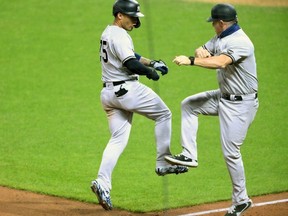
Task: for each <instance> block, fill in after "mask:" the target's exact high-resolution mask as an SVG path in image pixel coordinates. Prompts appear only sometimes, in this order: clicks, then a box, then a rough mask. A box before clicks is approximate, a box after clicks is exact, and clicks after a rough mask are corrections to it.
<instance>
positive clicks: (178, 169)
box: [91, 0, 188, 210]
mask: <svg viewBox="0 0 288 216" xmlns="http://www.w3.org/2000/svg"><path fill="white" fill-rule="evenodd" d="M113 15H114V17H115V19H114V22H113V25H108V26H107V27H106V29H105V30H104V32H103V33H102V36H101V40H100V60H101V65H102V81H103V89H102V91H101V102H102V106H103V109H104V110H105V112H106V114H107V119H108V123H109V128H110V133H111V138H110V140H109V142H108V144H107V146H106V148H105V150H104V152H103V155H102V161H101V165H100V168H99V171H98V176H97V178H96V179H95V180H93V181H92V185H91V189H92V191H93V192H94V193H95V194H96V196H97V198H98V201H99V203H100V204H101V205H102V207H103V208H104V209H106V210H111V209H112V202H111V198H110V190H111V189H112V184H111V176H112V171H113V169H114V167H115V165H116V163H117V161H118V158H119V157H120V155H121V153H122V152H123V150H124V148H125V147H126V145H127V143H128V139H129V135H130V130H131V125H132V117H133V113H138V114H140V115H143V116H145V117H147V118H149V119H151V120H153V121H155V137H156V144H157V157H156V169H155V172H156V174H158V175H159V176H164V175H166V174H172V173H175V174H178V173H184V172H187V171H188V168H187V167H186V166H182V165H171V164H170V163H168V162H167V161H166V160H165V158H164V157H165V156H167V155H171V152H170V138H171V112H170V110H169V108H168V107H167V106H166V104H165V103H164V102H163V101H162V100H161V98H160V97H159V96H158V95H157V94H156V93H155V92H154V91H153V90H152V89H150V88H149V87H147V86H145V85H143V84H141V83H140V82H139V81H138V80H139V76H143V75H144V76H146V77H147V78H148V79H152V80H154V81H157V80H158V79H159V75H158V73H157V72H156V70H158V71H160V72H161V74H162V75H165V74H167V73H168V67H167V66H166V64H165V63H164V62H163V61H161V60H159V61H156V60H152V61H151V60H150V59H147V58H144V57H142V56H141V55H139V54H137V53H135V51H134V46H133V42H132V39H131V37H130V36H129V34H128V33H127V31H131V30H132V29H133V28H139V27H140V25H141V23H140V19H139V17H143V16H144V15H143V14H142V13H141V12H140V5H139V4H138V2H137V1H135V0H117V1H116V2H115V3H114V5H113Z"/></svg>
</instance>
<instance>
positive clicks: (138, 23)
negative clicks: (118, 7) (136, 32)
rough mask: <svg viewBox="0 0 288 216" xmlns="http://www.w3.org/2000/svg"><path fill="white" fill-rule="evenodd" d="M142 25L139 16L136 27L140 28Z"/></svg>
mask: <svg viewBox="0 0 288 216" xmlns="http://www.w3.org/2000/svg"><path fill="white" fill-rule="evenodd" d="M140 26H141V22H140V19H139V18H138V17H137V22H136V25H135V28H139V27H140Z"/></svg>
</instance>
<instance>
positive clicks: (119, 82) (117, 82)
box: [103, 81, 125, 87]
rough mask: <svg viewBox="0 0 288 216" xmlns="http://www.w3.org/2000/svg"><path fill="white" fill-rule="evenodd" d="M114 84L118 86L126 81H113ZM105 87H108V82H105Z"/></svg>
mask: <svg viewBox="0 0 288 216" xmlns="http://www.w3.org/2000/svg"><path fill="white" fill-rule="evenodd" d="M112 83H113V86H117V85H121V84H123V83H125V81H116V82H112ZM103 87H106V83H103Z"/></svg>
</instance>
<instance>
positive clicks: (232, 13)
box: [207, 4, 237, 22]
mask: <svg viewBox="0 0 288 216" xmlns="http://www.w3.org/2000/svg"><path fill="white" fill-rule="evenodd" d="M216 20H223V21H225V22H229V21H233V20H235V21H237V12H236V10H235V8H234V7H233V6H232V5H230V4H217V5H215V6H214V7H213V8H212V9H211V17H209V18H208V19H207V22H212V21H216Z"/></svg>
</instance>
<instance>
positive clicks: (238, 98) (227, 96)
mask: <svg viewBox="0 0 288 216" xmlns="http://www.w3.org/2000/svg"><path fill="white" fill-rule="evenodd" d="M221 97H222V98H223V99H225V100H230V101H242V100H243V98H244V99H245V97H246V96H245V95H243V97H242V96H241V95H230V94H222V95H221ZM257 97H258V94H257V93H255V97H254V99H256V98H257Z"/></svg>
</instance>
